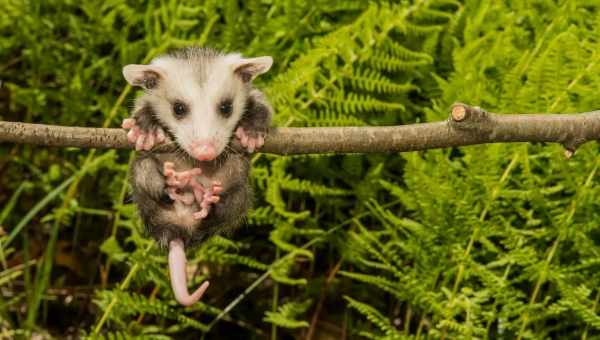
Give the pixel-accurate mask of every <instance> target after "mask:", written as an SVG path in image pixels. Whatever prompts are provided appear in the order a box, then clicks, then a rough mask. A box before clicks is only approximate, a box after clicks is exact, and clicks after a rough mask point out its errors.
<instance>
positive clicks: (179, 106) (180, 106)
mask: <svg viewBox="0 0 600 340" xmlns="http://www.w3.org/2000/svg"><path fill="white" fill-rule="evenodd" d="M187 113H188V109H187V106H186V105H185V104H184V103H182V102H180V101H177V102H175V103H173V115H175V118H178V119H181V118H183V117H184V116H185V115H186V114H187Z"/></svg>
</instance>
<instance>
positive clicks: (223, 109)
mask: <svg viewBox="0 0 600 340" xmlns="http://www.w3.org/2000/svg"><path fill="white" fill-rule="evenodd" d="M232 112H233V101H232V100H231V99H225V100H222V101H221V103H220V104H219V113H220V114H221V115H222V116H223V117H225V118H228V117H229V116H231V113H232Z"/></svg>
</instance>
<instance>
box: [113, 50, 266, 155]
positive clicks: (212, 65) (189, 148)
mask: <svg viewBox="0 0 600 340" xmlns="http://www.w3.org/2000/svg"><path fill="white" fill-rule="evenodd" d="M272 62H273V60H272V58H271V57H258V58H249V59H244V58H242V57H241V56H240V55H239V54H228V55H215V56H205V55H198V56H192V57H189V58H179V57H174V56H169V55H167V56H162V57H158V58H156V59H154V60H153V61H152V63H151V64H150V65H127V66H125V67H124V68H123V75H124V76H125V79H127V81H128V82H129V83H130V84H131V85H134V86H142V87H144V88H145V89H146V95H144V97H142V100H141V101H138V102H141V103H142V105H148V104H150V105H151V108H152V111H153V112H154V114H155V115H156V118H157V119H158V120H159V121H160V122H161V124H162V125H163V126H164V127H167V129H168V130H169V131H170V132H171V134H172V135H173V136H175V138H176V141H177V143H178V144H179V145H180V146H181V147H182V148H183V149H184V150H185V151H186V152H187V153H188V154H190V155H192V157H194V155H195V154H196V153H195V152H197V150H198V147H199V145H200V147H204V146H205V145H211V146H212V147H213V148H214V157H216V156H218V155H219V154H221V152H223V150H224V149H225V148H226V146H227V144H228V143H229V140H230V138H231V135H232V133H233V130H234V129H235V128H236V125H237V124H238V122H239V121H240V119H241V118H242V115H243V113H244V111H245V105H246V100H247V97H248V91H249V90H250V88H249V83H250V81H252V79H254V78H255V77H256V76H258V75H260V74H262V73H264V72H267V71H268V70H269V68H270V67H271V64H272ZM196 158H197V157H196ZM198 159H200V158H198ZM209 159H210V158H206V159H204V160H209Z"/></svg>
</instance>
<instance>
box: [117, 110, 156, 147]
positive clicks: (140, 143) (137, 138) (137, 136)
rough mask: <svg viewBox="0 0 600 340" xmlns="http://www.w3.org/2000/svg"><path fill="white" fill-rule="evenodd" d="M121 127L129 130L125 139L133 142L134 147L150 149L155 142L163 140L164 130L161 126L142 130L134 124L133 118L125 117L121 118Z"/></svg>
mask: <svg viewBox="0 0 600 340" xmlns="http://www.w3.org/2000/svg"><path fill="white" fill-rule="evenodd" d="M121 127H123V128H124V129H127V130H129V132H127V140H129V143H131V144H135V149H136V150H137V151H140V150H150V149H152V147H154V146H155V145H157V144H160V143H162V142H164V141H165V132H164V131H163V129H162V128H161V127H156V128H154V129H152V130H149V131H147V130H142V129H141V128H140V127H139V126H138V125H136V122H135V118H127V119H124V120H123V123H122V124H121Z"/></svg>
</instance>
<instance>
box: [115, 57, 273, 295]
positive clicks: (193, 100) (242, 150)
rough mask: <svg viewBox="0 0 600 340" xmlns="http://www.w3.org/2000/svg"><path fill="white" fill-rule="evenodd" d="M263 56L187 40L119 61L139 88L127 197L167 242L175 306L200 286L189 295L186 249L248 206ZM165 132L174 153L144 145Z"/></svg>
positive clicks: (262, 116) (265, 109)
mask: <svg viewBox="0 0 600 340" xmlns="http://www.w3.org/2000/svg"><path fill="white" fill-rule="evenodd" d="M272 62H273V60H272V58H271V57H268V56H265V57H258V58H242V57H241V56H240V55H239V54H224V53H221V52H218V51H215V50H212V49H207V48H194V47H190V48H185V49H181V50H177V51H175V52H172V53H169V54H166V55H163V56H160V57H157V58H155V59H154V60H153V61H152V62H151V63H150V64H149V65H127V66H125V67H124V68H123V75H124V76H125V79H126V80H127V82H129V83H130V84H131V85H133V86H139V87H141V88H143V89H144V95H142V96H141V97H139V98H137V99H136V101H135V108H134V111H133V115H132V117H131V118H128V119H125V120H124V121H123V128H125V129H129V132H128V134H127V136H128V139H129V141H130V142H131V143H133V144H135V147H136V150H138V151H141V152H139V153H138V156H137V158H136V159H135V160H134V162H133V163H132V166H131V179H130V182H131V186H132V188H133V201H134V203H136V204H137V206H138V210H139V212H140V216H141V218H142V221H143V222H144V224H145V226H146V229H147V231H148V232H149V233H150V234H151V235H152V236H153V237H154V238H155V239H156V240H157V241H158V242H159V244H160V245H161V246H163V247H166V246H167V245H168V246H169V272H170V276H171V284H172V287H173V291H174V293H175V297H176V299H177V301H179V302H180V303H181V304H183V305H191V304H193V303H194V302H196V301H197V300H198V299H200V297H201V296H202V294H203V293H204V291H205V290H206V288H207V287H208V282H205V283H203V284H202V285H201V286H200V288H199V289H198V290H196V292H195V293H194V294H192V295H190V294H188V291H187V286H186V282H187V279H186V271H185V262H186V259H185V248H186V247H187V248H189V247H192V246H195V245H197V244H198V243H200V242H201V241H202V240H204V239H206V237H208V236H210V235H212V234H215V233H219V232H222V231H224V230H227V229H231V228H234V227H236V226H237V225H239V223H240V222H241V220H242V219H243V217H244V216H245V214H246V212H247V210H248V208H249V207H250V205H251V201H252V191H251V188H250V186H249V184H248V172H249V155H248V153H252V152H254V150H256V149H258V148H260V147H261V146H262V145H263V143H264V137H265V134H266V133H267V129H268V127H269V124H270V123H271V115H272V109H271V107H270V105H269V104H268V102H267V101H266V99H265V98H264V96H263V94H262V93H261V92H260V91H259V90H257V89H255V88H253V87H252V85H251V82H252V80H253V79H254V78H255V77H256V76H258V75H260V74H262V73H265V72H267V71H268V70H269V68H270V67H271V64H272ZM166 136H168V137H170V139H171V140H172V141H173V143H175V144H176V145H177V151H175V152H162V153H161V152H160V151H157V150H152V148H153V147H154V146H155V145H156V144H161V143H163V142H165V141H166ZM235 139H237V140H239V143H234V141H235ZM240 145H241V147H240ZM150 150H152V151H150Z"/></svg>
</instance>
